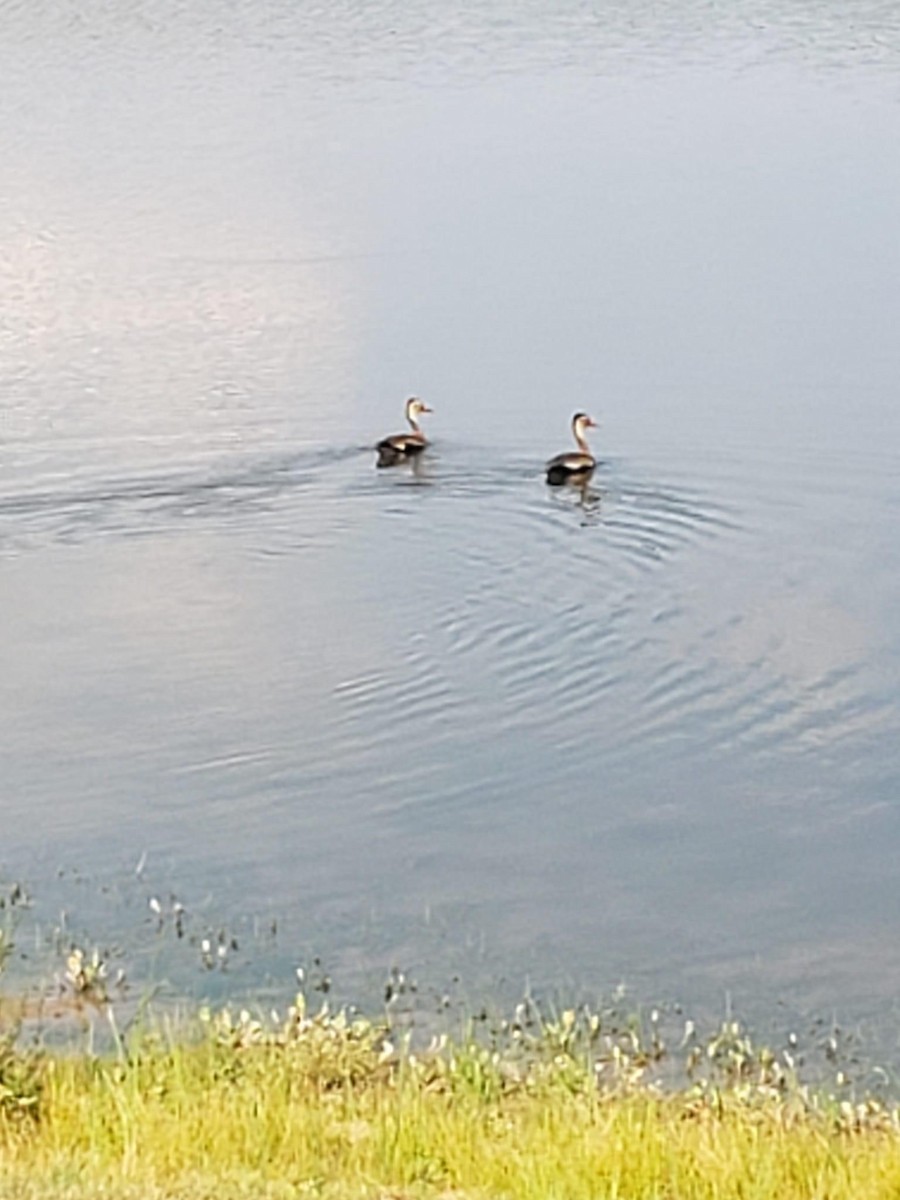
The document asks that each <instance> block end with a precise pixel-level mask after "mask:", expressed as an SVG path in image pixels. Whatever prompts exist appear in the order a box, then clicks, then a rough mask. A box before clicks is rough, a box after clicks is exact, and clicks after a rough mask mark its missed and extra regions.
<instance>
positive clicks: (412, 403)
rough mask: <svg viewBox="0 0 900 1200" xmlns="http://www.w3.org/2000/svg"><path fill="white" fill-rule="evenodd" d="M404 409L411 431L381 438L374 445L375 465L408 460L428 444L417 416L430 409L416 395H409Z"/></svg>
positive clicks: (386, 464) (390, 464)
mask: <svg viewBox="0 0 900 1200" xmlns="http://www.w3.org/2000/svg"><path fill="white" fill-rule="evenodd" d="M404 411H405V413H406V419H407V421H409V424H410V428H411V430H412V432H411V433H392V434H391V435H390V437H386V438H382V439H381V441H380V442H379V443H378V445H377V446H376V447H375V449H376V450H377V451H378V462H377V463H376V466H379V467H392V466H394V464H395V463H399V462H408V461H409V460H410V459H411V458H415V456H416V455H417V454H421V453H422V451H423V450H424V449H425V447H426V446H427V445H428V438H426V436H425V434H424V433H423V432H422V430H421V429H420V428H419V421H418V418H419V417H420V416H421V415H422V413H430V412H432V409H430V408H429V407H428V405H427V404H423V403H422V401H421V400H420V399H419V398H418V396H410V398H409V399H408V400H407V402H406V408H405V410H404Z"/></svg>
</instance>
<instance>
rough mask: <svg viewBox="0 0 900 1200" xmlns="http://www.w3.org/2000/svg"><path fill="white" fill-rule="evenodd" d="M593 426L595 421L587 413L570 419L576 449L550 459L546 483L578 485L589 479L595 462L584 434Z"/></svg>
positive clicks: (578, 414) (546, 468)
mask: <svg viewBox="0 0 900 1200" xmlns="http://www.w3.org/2000/svg"><path fill="white" fill-rule="evenodd" d="M595 425H596V421H593V420H592V419H591V418H590V417H589V416H588V415H587V413H576V414H575V416H574V417H573V418H572V435H573V437H574V438H575V441H576V443H577V445H578V449H577V450H569V451H567V452H566V453H565V454H557V455H556V457H555V458H551V459H550V461H549V462H548V463H547V466H546V467H545V470H546V472H547V482H548V483H552V484H560V483H568V482H570V481H571V482H573V483H580V482H583V481H584V480H586V479H588V478H589V477H590V474H591V472H592V471H593V469H594V467H595V466H596V465H597V462H596V459H595V458H594V456H593V455H592V454H591V452H590V450H589V449H588V444H587V442H586V441H585V440H584V432H585V430H586V429H592V428H593V427H594V426H595Z"/></svg>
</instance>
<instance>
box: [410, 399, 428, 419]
mask: <svg viewBox="0 0 900 1200" xmlns="http://www.w3.org/2000/svg"><path fill="white" fill-rule="evenodd" d="M430 412H431V409H430V408H429V407H428V405H427V404H423V403H422V401H421V400H419V399H418V397H416V396H410V398H409V399H408V400H407V402H406V415H407V416H408V417H418V416H419V415H420V413H430Z"/></svg>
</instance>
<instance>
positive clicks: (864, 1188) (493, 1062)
mask: <svg viewBox="0 0 900 1200" xmlns="http://www.w3.org/2000/svg"><path fill="white" fill-rule="evenodd" d="M131 1040H132V1044H131V1045H129V1046H127V1047H126V1046H125V1045H123V1044H120V1045H119V1048H118V1052H116V1053H113V1054H111V1055H109V1056H108V1057H96V1056H92V1055H88V1054H87V1053H73V1054H65V1055H62V1054H56V1055H44V1054H39V1053H33V1052H27V1051H21V1050H16V1049H14V1048H13V1046H12V1044H11V1043H10V1041H9V1039H7V1042H6V1047H5V1050H4V1051H3V1052H2V1056H0V1181H2V1182H0V1195H2V1196H3V1198H4V1200H26V1198H27V1200H31V1198H35V1200H37V1198H41V1200H43V1198H45V1197H53V1198H54V1200H56V1198H60V1200H64V1198H67V1197H69V1198H72V1200H75V1198H76V1197H77V1198H80V1197H91V1198H94V1197H135V1198H137V1197H141V1198H142V1200H144V1198H147V1200H153V1198H160V1197H184V1198H186V1200H188V1198H190V1200H199V1198H200V1197H210V1198H211V1197H216V1198H217V1200H229V1198H230V1197H242V1198H244V1197H294V1196H323V1197H334V1198H338V1197H341V1198H343V1197H379V1198H384V1200H387V1198H388V1197H390V1198H392V1200H393V1198H399V1197H432V1196H433V1197H442V1198H444V1200H449V1198H450V1197H454V1198H455V1200H462V1198H463V1197H467V1198H468V1197H473V1198H474V1197H501V1196H502V1197H522V1198H526V1197H527V1198H529V1200H531V1198H533V1200H550V1198H554V1197H559V1198H564V1197H565V1198H566V1200H579V1198H581V1197H585V1198H587V1197H591V1198H599V1197H619V1198H623V1197H648V1198H649V1197H654V1198H658V1200H663V1198H665V1200H692V1198H694V1197H697V1198H700V1197H703V1198H704V1200H711V1198H713V1197H715V1198H717V1200H718V1198H727V1197H735V1198H738V1197H740V1198H741V1200H753V1198H759V1200H763V1198H766V1200H768V1198H771V1200H776V1198H777V1200H792V1198H795V1197H796V1198H800V1197H803V1198H804V1200H813V1198H815V1200H842V1198H844V1197H846V1198H847V1200H851V1198H852V1200H861V1198H872V1200H875V1198H878V1197H885V1198H886V1197H896V1196H898V1195H900V1132H898V1128H900V1126H898V1118H897V1113H896V1111H895V1110H894V1109H892V1108H891V1107H890V1106H887V1105H882V1104H878V1103H876V1102H874V1101H870V1102H852V1101H850V1100H848V1099H843V1100H841V1099H840V1098H837V1097H835V1096H833V1095H828V1094H827V1093H814V1092H812V1091H810V1090H809V1089H808V1088H806V1087H804V1086H803V1085H802V1084H801V1083H800V1082H798V1080H797V1078H796V1076H795V1074H794V1072H793V1069H792V1065H791V1062H790V1059H789V1057H788V1061H785V1059H784V1056H777V1055H772V1054H769V1053H767V1052H765V1051H761V1050H756V1049H754V1048H753V1046H752V1045H751V1044H750V1042H749V1041H748V1039H747V1038H746V1036H745V1035H744V1034H743V1032H742V1031H741V1030H740V1029H739V1028H738V1027H737V1026H736V1025H732V1024H729V1025H726V1026H723V1027H722V1029H720V1030H719V1031H717V1032H716V1034H715V1036H713V1037H710V1038H709V1039H707V1040H706V1041H705V1042H703V1043H700V1042H698V1041H696V1040H694V1041H693V1042H692V1044H691V1045H690V1046H687V1045H686V1047H685V1054H684V1065H685V1066H686V1068H687V1070H688V1071H689V1073H690V1078H687V1077H686V1078H685V1080H684V1082H683V1085H682V1086H680V1087H676V1088H674V1089H672V1088H671V1087H669V1088H666V1089H658V1088H656V1087H655V1086H654V1084H653V1082H652V1080H653V1078H654V1073H655V1072H656V1071H657V1070H658V1068H659V1066H660V1064H661V1063H662V1062H663V1061H664V1058H665V1049H664V1047H663V1046H662V1044H661V1041H660V1039H659V1037H658V1035H657V1034H656V1033H655V1032H654V1030H653V1029H652V1028H651V1029H650V1030H649V1032H648V1031H645V1030H642V1029H641V1027H640V1023H638V1022H635V1023H632V1024H631V1025H630V1026H627V1027H620V1028H605V1027H604V1022H603V1020H602V1019H601V1018H600V1017H598V1016H596V1015H592V1014H590V1013H577V1014H576V1013H574V1012H565V1013H562V1014H561V1015H560V1016H559V1018H558V1019H557V1020H555V1021H542V1020H539V1019H535V1018H534V1017H533V1016H531V1017H528V1018H523V1017H522V1014H518V1015H517V1017H516V1018H515V1019H513V1020H512V1021H509V1022H503V1023H502V1024H501V1025H500V1026H498V1027H497V1028H496V1029H494V1030H493V1031H492V1032H490V1033H488V1032H486V1031H481V1032H480V1033H479V1035H478V1036H477V1037H476V1036H475V1035H474V1034H472V1035H471V1036H468V1035H466V1034H465V1033H462V1034H461V1035H460V1036H459V1038H457V1039H456V1040H455V1042H454V1041H447V1040H446V1039H441V1040H439V1041H437V1042H434V1043H433V1044H432V1045H431V1046H429V1047H427V1048H420V1049H419V1050H418V1051H417V1052H413V1051H411V1050H410V1049H409V1047H408V1046H407V1045H405V1044H404V1039H402V1038H400V1037H398V1035H397V1034H396V1033H395V1032H394V1031H391V1030H390V1029H389V1028H388V1027H387V1025H385V1024H378V1023H371V1022H367V1021H362V1020H350V1019H348V1018H347V1017H345V1016H344V1015H342V1014H336V1015H330V1014H329V1013H328V1012H327V1011H321V1012H319V1013H318V1014H316V1015H314V1016H308V1015H307V1013H306V1011H305V1005H304V1003H303V1001H302V998H298V1003H297V1005H296V1006H295V1007H294V1008H292V1009H291V1010H290V1012H289V1013H288V1014H287V1015H286V1017H284V1018H282V1019H280V1020H278V1021H272V1022H270V1023H266V1024H261V1023H259V1022H258V1021H256V1020H254V1019H252V1018H251V1017H250V1016H248V1015H247V1014H243V1015H241V1016H237V1017H232V1016H229V1015H228V1014H227V1013H221V1014H218V1015H217V1016H211V1015H208V1014H207V1015H206V1016H205V1018H204V1019H202V1020H200V1021H198V1023H197V1026H196V1027H195V1028H194V1029H193V1031H192V1032H189V1031H188V1030H185V1029H184V1028H181V1029H180V1030H179V1032H178V1033H177V1035H176V1034H172V1033H164V1032H161V1031H156V1032H155V1033H152V1034H146V1033H145V1034H143V1035H141V1036H140V1037H137V1036H135V1037H134V1038H133V1039H131Z"/></svg>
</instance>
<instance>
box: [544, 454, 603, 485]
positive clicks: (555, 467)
mask: <svg viewBox="0 0 900 1200" xmlns="http://www.w3.org/2000/svg"><path fill="white" fill-rule="evenodd" d="M596 465H597V464H596V462H595V461H594V459H593V458H592V457H591V455H590V454H582V453H580V451H577V450H573V451H572V452H571V453H570V454H557V456H556V458H551V459H550V461H549V462H548V463H547V482H548V483H554V484H559V483H568V482H569V481H570V480H579V479H587V477H588V476H589V475H590V473H591V472H592V471H593V469H594V467H595V466H596Z"/></svg>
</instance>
